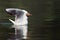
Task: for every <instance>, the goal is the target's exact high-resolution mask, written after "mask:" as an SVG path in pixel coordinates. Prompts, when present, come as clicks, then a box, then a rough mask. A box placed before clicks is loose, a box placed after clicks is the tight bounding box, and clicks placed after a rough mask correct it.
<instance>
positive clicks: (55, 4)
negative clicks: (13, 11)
mask: <svg viewBox="0 0 60 40" xmlns="http://www.w3.org/2000/svg"><path fill="white" fill-rule="evenodd" d="M9 7H13V8H21V9H25V10H27V11H29V12H30V13H31V14H32V16H31V17H29V40H60V0H0V40H6V39H7V38H8V33H9V32H14V31H13V30H11V29H9V27H11V25H12V23H11V22H9V20H8V19H9V18H11V19H14V17H12V16H11V15H8V14H7V13H6V12H5V10H4V9H5V8H9Z"/></svg>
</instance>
